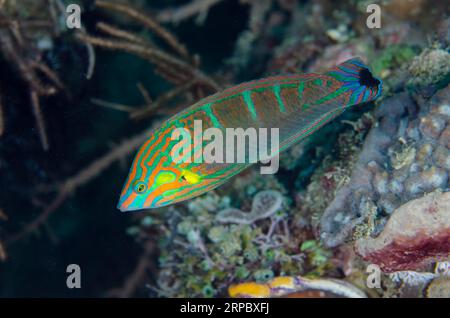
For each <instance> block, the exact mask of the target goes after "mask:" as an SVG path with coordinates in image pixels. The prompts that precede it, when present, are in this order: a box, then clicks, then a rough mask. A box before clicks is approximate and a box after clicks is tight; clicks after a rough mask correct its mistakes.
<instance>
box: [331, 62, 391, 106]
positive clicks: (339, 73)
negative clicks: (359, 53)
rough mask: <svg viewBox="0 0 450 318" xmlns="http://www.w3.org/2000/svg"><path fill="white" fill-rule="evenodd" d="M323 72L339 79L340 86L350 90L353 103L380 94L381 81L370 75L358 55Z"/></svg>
mask: <svg viewBox="0 0 450 318" xmlns="http://www.w3.org/2000/svg"><path fill="white" fill-rule="evenodd" d="M325 74H326V75H329V76H331V77H333V78H335V79H337V80H339V81H341V82H342V87H344V88H348V89H349V90H351V91H352V93H353V94H352V95H354V97H353V98H352V102H351V104H353V105H354V104H359V103H363V102H369V101H372V100H374V99H376V98H377V97H378V96H380V95H381V92H382V86H383V83H382V81H381V80H380V79H378V78H376V77H374V76H373V75H372V72H371V71H370V69H369V67H368V66H367V65H365V64H364V62H363V61H362V60H361V59H360V58H359V57H356V58H352V59H350V60H347V61H345V62H344V63H342V64H339V65H337V66H336V67H335V68H333V69H331V70H330V71H328V72H326V73H325ZM349 106H350V105H349Z"/></svg>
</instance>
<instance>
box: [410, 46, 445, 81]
mask: <svg viewBox="0 0 450 318" xmlns="http://www.w3.org/2000/svg"><path fill="white" fill-rule="evenodd" d="M409 72H410V73H411V75H412V76H413V78H412V79H411V80H410V81H409V83H410V84H412V85H432V84H438V83H440V82H442V81H444V84H445V82H448V81H449V78H450V54H449V53H448V52H447V51H446V50H443V49H440V48H434V49H425V50H423V51H422V53H420V55H419V56H417V57H415V58H414V59H413V61H412V63H411V65H410V66H409Z"/></svg>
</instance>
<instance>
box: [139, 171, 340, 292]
mask: <svg viewBox="0 0 450 318" xmlns="http://www.w3.org/2000/svg"><path fill="white" fill-rule="evenodd" d="M254 170H255V171H256V170H257V169H254ZM252 175H253V174H252V172H250V173H244V174H243V175H240V176H238V177H237V178H236V180H235V181H234V183H235V184H236V185H237V186H238V187H237V189H238V191H237V192H236V195H235V196H232V197H231V199H232V202H240V203H241V205H240V206H241V207H248V208H247V209H244V208H242V209H243V210H249V207H250V205H251V206H252V207H253V209H252V211H255V212H252V213H255V215H256V218H257V219H258V220H257V221H256V220H255V221H256V222H244V223H248V224H242V223H243V222H241V221H242V218H244V219H246V218H247V216H246V215H245V216H243V215H242V214H243V213H245V212H242V211H241V210H237V209H235V211H238V212H239V214H240V215H239V219H238V220H235V221H237V223H238V224H223V223H222V222H220V221H219V220H220V217H218V212H220V211H224V209H225V211H227V210H228V211H230V210H229V206H230V201H231V200H230V197H229V196H225V195H218V194H217V193H216V192H214V191H212V192H209V193H208V194H206V195H204V196H201V197H198V198H196V199H194V200H192V201H190V202H189V203H185V204H181V205H180V206H179V208H177V209H173V208H172V209H170V211H167V213H165V214H164V215H167V219H166V220H165V221H163V224H162V225H161V224H160V225H158V228H162V229H163V230H162V232H163V233H162V238H161V239H160V243H159V247H160V250H161V256H160V267H161V271H160V273H159V275H158V277H159V279H158V281H157V285H156V286H154V287H152V289H153V290H154V291H156V292H157V294H158V295H159V296H188V295H190V296H205V295H204V291H205V288H206V289H207V291H208V292H210V294H208V295H211V296H224V295H225V293H226V290H227V288H228V286H230V285H231V284H233V283H238V282H241V281H245V280H248V279H253V280H255V281H256V282H258V283H264V282H266V281H268V280H271V279H272V278H273V277H274V276H277V275H296V274H298V273H299V272H300V273H305V274H306V275H307V276H320V275H321V274H323V273H325V272H326V271H327V270H329V269H330V268H331V265H330V262H329V258H330V257H331V254H330V253H329V252H327V251H326V250H325V249H323V248H322V247H321V246H320V245H319V244H318V243H317V242H315V243H313V242H312V241H310V242H309V243H307V244H306V245H304V246H303V250H301V246H302V242H303V241H305V238H308V233H307V232H305V231H303V230H302V229H301V228H299V226H301V225H299V224H296V223H290V222H289V223H288V219H289V215H290V213H291V212H290V210H291V209H290V208H289V206H290V205H291V204H292V202H291V201H289V200H286V198H285V197H284V196H283V195H282V193H283V192H286V190H284V189H283V188H282V186H281V185H280V184H278V185H277V186H276V188H279V189H280V190H279V191H278V190H277V191H275V190H268V189H273V185H274V183H272V182H271V181H269V182H265V183H264V182H263V180H264V178H262V177H261V176H259V178H262V180H260V181H261V182H259V181H258V179H255V181H256V182H254V183H251V182H250V180H249V179H248V178H249V176H252ZM256 175H259V174H258V173H257V172H255V176H256ZM266 177H267V179H268V180H271V178H273V176H266ZM273 181H275V179H274V180H273ZM250 185H252V187H251V188H250ZM240 189H245V190H240ZM231 193H233V192H231ZM255 193H256V195H255ZM251 196H254V199H253V200H250V198H251ZM252 201H253V202H252ZM261 212H262V213H263V216H264V218H261V214H260V213H261ZM266 212H267V213H266ZM269 212H270V213H269ZM222 213H223V212H222ZM252 213H248V212H247V214H252ZM227 223H228V222H227ZM233 223H234V222H233ZM152 227H153V225H151V226H150V228H152ZM301 232H303V233H302V235H297V233H301ZM294 233H295V234H296V235H294ZM144 237H145V236H144ZM309 239H312V238H311V236H309ZM308 245H309V246H308Z"/></svg>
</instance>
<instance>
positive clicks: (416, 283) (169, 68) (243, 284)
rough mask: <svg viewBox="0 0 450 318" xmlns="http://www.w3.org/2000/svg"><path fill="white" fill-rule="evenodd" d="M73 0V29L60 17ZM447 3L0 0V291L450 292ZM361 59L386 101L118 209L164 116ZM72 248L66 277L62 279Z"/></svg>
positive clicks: (446, 295) (101, 294)
mask: <svg viewBox="0 0 450 318" xmlns="http://www.w3.org/2000/svg"><path fill="white" fill-rule="evenodd" d="M72 2H74V3H75V2H76V3H77V4H79V5H80V6H81V8H82V22H83V23H82V24H83V28H81V29H75V30H73V29H68V28H67V27H66V25H65V19H66V18H67V12H66V11H65V8H66V6H67V5H68V4H70V3H72ZM372 2H373V3H378V4H379V5H380V7H381V10H382V11H381V12H382V25H381V28H379V29H369V28H368V27H367V26H366V18H367V15H368V13H367V11H366V8H367V5H368V4H370V3H372ZM425 12H426V13H427V14H425ZM449 13H450V8H449V5H448V4H446V3H445V1H423V0H414V1H402V0H386V1H356V0H355V1H353V0H352V1H331V0H319V1H297V0H214V1H211V0H186V1H184V0H183V1H182V0H179V1H178V0H170V1H166V0H164V1H163V0H155V1H126V0H117V1H103V0H97V1H90V0H79V1H62V0H42V1H41V0H33V1H31V0H23V1H14V0H4V1H0V69H1V72H0V176H1V177H0V187H1V189H2V192H1V194H0V296H1V297H11V296H31V297H36V296H38V297H39V296H62V297H73V296H85V297H105V296H106V297H135V296H145V297H147V296H148V297H290V298H311V297H317V298H325V297H374V298H377V297H430V298H434V297H443V298H450V265H449V264H450V236H449V233H450V223H449V222H450V198H449V195H450V187H449V183H450V17H449ZM230 17H233V18H230ZM357 56H358V57H360V58H361V59H362V60H364V62H365V63H367V65H369V66H370V68H371V70H372V72H373V74H374V75H375V76H377V77H379V78H380V79H382V81H383V95H382V96H381V98H379V99H377V100H376V101H375V102H372V103H368V104H363V105H358V106H356V107H354V108H352V109H351V110H348V111H347V112H346V113H344V114H343V115H341V116H339V117H338V118H336V119H335V120H333V121H332V122H330V123H329V124H327V125H326V126H324V127H322V128H321V129H320V130H319V131H317V132H316V133H314V134H313V135H311V136H309V137H308V138H306V139H305V140H303V141H301V142H300V143H298V144H296V145H294V146H293V147H291V148H289V149H287V150H286V151H285V152H283V153H282V154H281V156H280V171H279V172H278V173H277V174H275V175H261V174H260V173H259V167H258V166H257V165H254V166H252V167H250V168H249V169H247V170H245V171H243V172H242V173H240V174H238V175H236V176H235V177H233V178H232V179H231V180H230V181H229V182H228V183H226V184H224V185H222V186H221V187H219V188H217V189H215V190H213V191H210V192H208V193H206V194H204V195H202V196H200V197H197V198H194V199H191V200H189V201H185V202H181V203H178V204H175V205H171V206H167V207H162V208H158V209H151V210H145V211H142V212H137V213H121V212H120V211H119V210H117V209H116V204H117V200H118V198H119V195H120V187H121V186H122V182H123V180H124V178H125V176H126V173H127V169H128V168H129V166H130V163H131V160H132V156H133V155H134V154H135V152H136V150H137V149H138V147H139V146H140V145H141V144H142V143H143V142H144V141H145V140H146V139H147V138H148V135H149V134H151V133H152V131H153V129H154V128H155V127H157V126H158V125H159V124H160V123H161V122H162V121H163V120H164V119H166V118H168V117H169V116H172V115H174V114H176V113H178V112H179V111H180V110H182V109H184V108H185V107H187V106H189V105H192V104H194V103H195V102H197V101H198V100H200V99H201V98H204V97H206V96H209V95H211V94H213V93H215V92H217V91H220V90H222V89H225V88H227V87H231V86H233V85H235V84H238V83H241V82H244V81H249V80H253V79H258V78H264V77H268V76H271V75H279V74H287V73H306V72H321V71H323V70H326V69H329V68H331V67H333V66H335V65H337V64H339V63H341V62H343V61H345V60H347V59H349V58H352V57H357ZM72 263H75V264H80V267H81V269H82V272H83V277H84V278H83V286H84V287H83V289H81V290H79V291H76V290H75V291H73V290H68V289H67V288H65V285H64V282H65V279H66V276H65V273H66V266H67V265H68V264H72ZM371 266H375V267H371ZM369 268H377V269H379V270H380V281H379V284H378V286H377V287H373V286H372V287H371V286H370V284H368V275H369V274H368V273H369V272H368V269H369ZM61 282H63V283H61Z"/></svg>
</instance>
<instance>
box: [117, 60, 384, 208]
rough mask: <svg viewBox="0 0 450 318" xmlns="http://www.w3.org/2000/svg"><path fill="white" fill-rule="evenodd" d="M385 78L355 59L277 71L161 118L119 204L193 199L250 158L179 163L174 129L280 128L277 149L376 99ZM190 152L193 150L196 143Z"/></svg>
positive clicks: (137, 205) (144, 205)
mask: <svg viewBox="0 0 450 318" xmlns="http://www.w3.org/2000/svg"><path fill="white" fill-rule="evenodd" d="M381 90H382V83H381V81H380V80H379V79H377V78H375V77H373V76H372V74H371V72H370V70H369V68H368V67H367V66H366V65H364V63H363V62H362V61H361V60H360V59H359V58H354V59H351V60H348V61H346V62H344V63H342V64H340V65H338V66H336V67H335V68H332V69H330V70H329V71H327V72H324V73H320V74H318V73H310V74H300V75H288V76H275V77H269V78H264V79H259V80H255V81H251V82H247V83H243V84H240V85H237V86H234V87H231V88H228V89H226V90H224V91H221V92H219V93H216V94H214V95H211V96H209V97H206V98H204V99H202V100H200V101H198V102H197V103H195V104H194V105H192V106H190V107H188V108H187V109H185V110H184V111H182V112H180V113H178V114H177V115H175V116H173V117H172V118H170V119H168V120H167V121H165V122H164V123H163V124H162V126H161V127H160V128H159V129H156V130H155V131H154V133H153V134H152V135H151V136H149V138H148V140H147V141H146V142H145V143H144V144H143V145H142V146H141V148H140V149H139V151H138V153H137V154H136V157H135V158H134V161H133V164H132V166H131V169H130V172H129V174H128V177H127V180H126V181H125V185H124V187H123V190H122V193H121V196H120V200H119V203H118V208H119V209H120V210H121V211H132V210H140V209H148V208H157V207H162V206H166V205H169V204H173V203H176V202H180V201H184V200H187V199H191V198H193V197H196V196H198V195H200V194H203V193H205V192H207V191H209V190H212V189H214V188H216V187H218V186H219V185H221V184H223V183H225V182H227V180H229V179H230V178H231V177H232V176H234V175H236V174H237V173H239V172H241V171H242V170H244V169H245V168H247V167H249V166H250V165H251V163H195V161H194V162H191V163H185V162H182V163H177V162H176V161H174V160H173V159H172V158H171V150H172V149H173V147H175V145H176V144H177V143H178V142H179V141H178V140H176V139H175V140H173V138H171V136H172V132H173V131H174V129H176V128H186V129H188V130H189V131H193V127H194V120H201V121H202V125H203V129H206V128H217V129H220V130H221V131H225V129H226V128H237V127H241V128H243V129H247V128H251V127H253V128H260V127H265V128H268V129H270V128H273V127H276V128H279V151H283V150H285V149H287V148H289V147H290V146H292V145H293V144H295V143H297V142H298V141H299V140H301V139H303V138H305V137H307V136H308V135H310V134H312V133H313V132H314V131H316V130H318V129H319V128H320V127H322V126H323V125H325V124H326V123H328V122H329V121H331V120H332V119H333V118H335V117H336V116H338V115H340V114H341V113H342V112H344V110H345V109H347V108H348V107H350V106H353V105H357V104H361V103H365V102H370V101H373V100H374V99H376V98H377V97H378V96H379V95H380V94H381ZM193 152H195V149H193Z"/></svg>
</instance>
